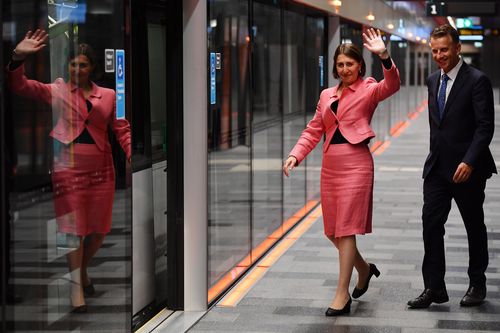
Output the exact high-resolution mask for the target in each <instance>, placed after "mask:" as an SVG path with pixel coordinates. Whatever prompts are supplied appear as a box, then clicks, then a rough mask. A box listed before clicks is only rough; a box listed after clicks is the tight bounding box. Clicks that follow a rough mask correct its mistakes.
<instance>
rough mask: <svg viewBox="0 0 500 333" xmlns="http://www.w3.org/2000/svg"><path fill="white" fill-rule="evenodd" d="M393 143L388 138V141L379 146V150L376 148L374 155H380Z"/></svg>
mask: <svg viewBox="0 0 500 333" xmlns="http://www.w3.org/2000/svg"><path fill="white" fill-rule="evenodd" d="M390 145H391V141H389V140H387V141H384V143H383V144H382V145H381V146H380V147H378V149H377V150H375V151H374V152H373V155H380V154H382V153H383V152H384V151H385V150H386V149H387V148H389V146H390Z"/></svg>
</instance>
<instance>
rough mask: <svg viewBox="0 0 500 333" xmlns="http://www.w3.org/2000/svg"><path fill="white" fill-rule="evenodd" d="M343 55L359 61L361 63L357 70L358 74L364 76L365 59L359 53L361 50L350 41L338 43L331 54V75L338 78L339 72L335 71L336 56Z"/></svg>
mask: <svg viewBox="0 0 500 333" xmlns="http://www.w3.org/2000/svg"><path fill="white" fill-rule="evenodd" d="M341 54H343V55H345V56H347V57H349V58H352V59H354V60H356V61H357V62H359V63H360V64H361V70H360V72H359V75H360V76H364V75H365V73H366V64H365V60H364V59H363V55H362V53H361V50H360V49H359V47H357V46H356V45H355V44H351V43H346V44H340V45H339V46H338V47H337V49H336V50H335V54H334V55H333V70H332V73H333V77H334V78H336V79H338V78H339V73H338V72H337V58H338V57H339V55H341Z"/></svg>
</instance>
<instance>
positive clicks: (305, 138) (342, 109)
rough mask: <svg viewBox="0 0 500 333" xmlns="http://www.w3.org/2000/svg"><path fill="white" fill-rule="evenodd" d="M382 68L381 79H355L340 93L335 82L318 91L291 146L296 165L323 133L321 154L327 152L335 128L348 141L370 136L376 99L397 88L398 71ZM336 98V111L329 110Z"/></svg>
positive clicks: (357, 140) (398, 84) (371, 135)
mask: <svg viewBox="0 0 500 333" xmlns="http://www.w3.org/2000/svg"><path fill="white" fill-rule="evenodd" d="M382 68H383V70H384V79H383V80H382V81H380V82H377V81H376V80H375V79H374V78H372V77H368V78H366V79H363V78H361V77H360V78H358V80H357V81H356V82H354V83H353V84H351V85H350V86H349V87H347V88H345V89H344V91H343V92H342V95H341V96H339V95H337V90H338V88H339V85H337V86H335V87H332V88H327V89H325V90H323V91H322V92H321V95H320V97H319V102H318V105H317V107H316V113H315V115H314V117H313V119H312V120H311V121H310V122H309V124H307V127H306V129H305V130H304V131H303V132H302V134H301V135H300V137H299V140H298V141H297V144H296V145H295V146H294V147H293V149H292V151H291V152H290V154H289V156H295V158H297V165H299V164H300V162H302V160H303V159H304V158H305V157H306V156H307V154H309V153H310V152H311V150H313V149H314V147H316V145H317V144H318V142H319V140H321V137H322V136H323V134H325V133H326V140H325V142H324V143H323V153H326V152H327V151H328V148H329V147H330V141H331V140H332V137H333V134H334V133H335V130H337V128H338V129H339V130H340V132H341V133H342V135H343V136H344V137H345V138H346V139H347V141H349V142H350V143H352V144H357V143H360V142H362V141H364V140H366V139H369V138H373V137H374V136H375V132H373V129H372V128H371V127H370V122H371V120H372V116H373V113H374V112H375V109H376V108H377V105H378V103H379V102H381V101H383V100H384V99H386V98H387V97H389V96H391V95H392V94H394V93H395V92H396V91H398V90H399V86H400V81H399V71H398V69H397V68H396V66H395V65H394V62H393V63H392V67H391V68H390V69H388V70H386V69H385V68H384V67H383V66H382ZM336 100H339V104H338V108H337V114H335V113H333V111H332V110H331V109H330V105H331V104H332V102H334V101H336Z"/></svg>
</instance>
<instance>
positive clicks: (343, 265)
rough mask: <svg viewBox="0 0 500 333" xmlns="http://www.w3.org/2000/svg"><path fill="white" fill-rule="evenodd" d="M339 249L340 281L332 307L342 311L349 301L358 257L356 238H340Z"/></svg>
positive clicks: (338, 240)
mask: <svg viewBox="0 0 500 333" xmlns="http://www.w3.org/2000/svg"><path fill="white" fill-rule="evenodd" d="M336 242H337V246H338V249H339V280H338V284H337V290H336V291H335V298H334V299H333V302H332V303H331V305H330V307H331V308H333V309H342V308H343V307H344V306H345V304H346V303H347V302H348V301H349V283H350V281H351V275H352V269H353V267H354V261H355V257H356V238H355V236H346V237H338V239H337V240H336Z"/></svg>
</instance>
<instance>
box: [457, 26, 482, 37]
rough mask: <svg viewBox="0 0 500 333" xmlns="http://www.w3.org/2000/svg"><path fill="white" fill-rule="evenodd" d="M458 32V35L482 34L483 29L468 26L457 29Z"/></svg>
mask: <svg viewBox="0 0 500 333" xmlns="http://www.w3.org/2000/svg"><path fill="white" fill-rule="evenodd" d="M457 31H458V34H459V35H460V36H483V35H484V30H483V29H468V28H459V29H457Z"/></svg>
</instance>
